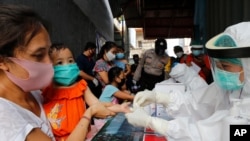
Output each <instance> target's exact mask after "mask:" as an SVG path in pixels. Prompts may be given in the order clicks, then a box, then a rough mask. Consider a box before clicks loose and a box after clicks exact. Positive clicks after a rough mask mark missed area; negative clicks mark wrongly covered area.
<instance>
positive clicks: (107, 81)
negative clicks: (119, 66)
mask: <svg viewBox="0 0 250 141" xmlns="http://www.w3.org/2000/svg"><path fill="white" fill-rule="evenodd" d="M98 74H99V75H100V77H101V78H102V80H103V82H104V83H105V84H108V83H109V79H108V72H106V71H101V72H98Z"/></svg>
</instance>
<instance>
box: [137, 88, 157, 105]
mask: <svg viewBox="0 0 250 141" xmlns="http://www.w3.org/2000/svg"><path fill="white" fill-rule="evenodd" d="M155 96H156V95H155V93H154V92H153V91H149V90H147V89H146V90H144V91H140V92H138V93H137V94H136V95H135V97H134V101H133V108H138V107H144V106H146V105H149V104H151V103H155V102H156V99H155V98H156V97H155Z"/></svg>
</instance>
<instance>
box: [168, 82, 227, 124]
mask: <svg viewBox="0 0 250 141" xmlns="http://www.w3.org/2000/svg"><path fill="white" fill-rule="evenodd" d="M166 94H168V95H169V99H170V101H169V104H168V107H166V112H167V114H168V115H170V116H171V117H174V118H175V117H182V116H184V117H185V116H192V118H193V119H195V120H200V119H204V118H207V117H209V116H211V115H212V114H213V113H214V112H215V110H216V109H224V108H226V107H227V106H228V102H226V101H227V100H226V99H227V98H226V97H227V95H223V94H221V92H220V91H219V89H217V88H216V86H215V85H209V86H208V87H202V88H200V89H196V90H193V91H186V92H185V93H181V92H180V91H178V90H175V91H172V92H171V93H166Z"/></svg>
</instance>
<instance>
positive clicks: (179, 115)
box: [126, 22, 250, 141]
mask: <svg viewBox="0 0 250 141" xmlns="http://www.w3.org/2000/svg"><path fill="white" fill-rule="evenodd" d="M223 34H224V35H229V36H230V37H231V38H232V39H234V41H235V43H236V46H237V47H235V48H245V49H247V48H250V40H249V39H250V22H242V23H239V24H236V25H233V26H230V27H228V28H227V29H226V30H225V31H224V33H222V34H220V35H223ZM216 37H217V36H216ZM216 37H214V38H212V39H211V40H210V41H209V42H208V43H207V44H206V47H207V48H209V46H210V45H211V44H213V42H214V40H215V39H216ZM216 48H220V47H215V50H216ZM221 48H224V49H227V47H221ZM228 49H232V47H230V48H228ZM242 53H243V54H244V55H243V56H242V57H244V58H241V57H238V58H239V59H240V61H241V63H242V67H243V72H244V86H243V88H242V89H240V90H235V91H227V90H223V89H221V88H220V87H219V86H218V85H217V84H216V83H215V82H213V83H212V84H210V85H208V86H207V87H202V88H200V89H195V90H192V91H187V92H186V93H180V92H179V91H178V90H176V91H173V92H172V93H166V94H165V95H164V97H162V98H158V99H157V97H156V102H161V103H163V104H164V105H165V107H166V111H167V113H168V114H170V115H171V116H172V117H174V119H173V120H170V121H164V120H162V119H159V118H155V117H154V118H152V117H151V118H148V116H146V117H145V120H146V121H145V122H143V118H140V120H139V119H137V121H136V109H137V108H138V106H144V105H140V104H138V103H137V102H138V101H140V100H141V99H140V98H142V97H140V95H136V97H135V100H134V110H135V111H134V114H133V113H129V114H126V117H127V119H128V122H129V123H131V124H133V125H135V126H145V127H152V128H153V129H154V130H155V131H158V132H159V133H161V134H164V135H165V136H166V137H167V139H168V141H229V124H232V123H234V124H249V120H250V108H249V107H250V65H249V64H250V54H249V52H248V54H246V53H244V51H243V52H242ZM213 67H214V66H212V67H211V68H213ZM213 75H214V73H213ZM146 93H147V94H148V93H149V92H145V95H147V94H146ZM152 93H153V92H152ZM156 93H157V92H156ZM149 95H150V94H149ZM156 95H157V94H156ZM141 96H142V95H141ZM163 98H164V100H165V103H164V101H163V100H162V99H163ZM144 104H145V103H144ZM233 105H234V106H233ZM138 109H140V108H138ZM144 116H145V115H144ZM140 123H145V125H141V124H140Z"/></svg>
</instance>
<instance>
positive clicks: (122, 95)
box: [114, 91, 134, 101]
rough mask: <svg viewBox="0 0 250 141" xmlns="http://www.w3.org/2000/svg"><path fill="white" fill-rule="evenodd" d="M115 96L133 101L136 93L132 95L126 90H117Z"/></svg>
mask: <svg viewBox="0 0 250 141" xmlns="http://www.w3.org/2000/svg"><path fill="white" fill-rule="evenodd" d="M114 96H115V97H116V98H119V99H123V100H129V101H133V99H134V95H131V94H130V93H127V92H124V91H117V92H115V93H114Z"/></svg>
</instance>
